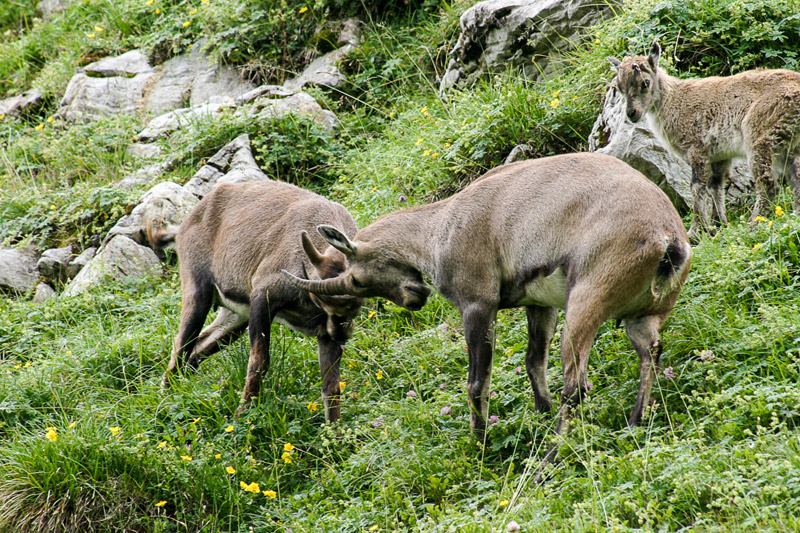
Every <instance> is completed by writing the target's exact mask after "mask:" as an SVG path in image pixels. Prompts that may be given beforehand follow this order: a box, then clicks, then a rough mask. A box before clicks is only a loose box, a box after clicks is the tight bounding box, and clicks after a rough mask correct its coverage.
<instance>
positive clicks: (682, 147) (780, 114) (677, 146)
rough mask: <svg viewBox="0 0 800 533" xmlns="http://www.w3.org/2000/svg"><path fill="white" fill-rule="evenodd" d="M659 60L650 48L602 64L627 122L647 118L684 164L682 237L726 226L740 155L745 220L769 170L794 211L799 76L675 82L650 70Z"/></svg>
mask: <svg viewBox="0 0 800 533" xmlns="http://www.w3.org/2000/svg"><path fill="white" fill-rule="evenodd" d="M660 56H661V48H660V47H659V45H658V43H653V45H652V47H651V48H650V53H649V55H648V56H647V57H644V56H636V57H631V58H628V59H626V60H625V61H619V60H617V59H614V58H609V61H610V62H611V64H612V65H613V67H614V69H615V70H616V71H617V77H616V81H617V86H618V88H619V90H620V92H622V94H623V95H624V96H625V99H626V114H627V115H628V118H629V119H630V121H631V122H634V123H635V122H638V121H639V120H640V119H641V118H642V117H643V116H647V119H648V120H649V122H650V125H651V126H652V128H653V130H654V131H655V132H656V135H658V136H659V137H661V139H662V140H663V141H665V143H666V145H667V146H668V147H669V149H670V150H672V151H673V152H675V153H677V154H678V155H680V156H682V157H684V158H685V159H686V160H687V161H688V163H689V165H690V166H691V167H692V196H693V197H694V198H693V206H692V210H693V212H694V218H693V222H692V228H691V230H690V234H691V235H692V236H693V237H696V232H697V230H698V229H699V227H700V226H705V227H706V228H708V227H709V226H710V224H711V222H712V221H713V222H714V223H716V224H725V223H727V216H726V213H725V185H726V182H727V179H728V172H729V170H730V165H731V158H733V157H737V156H743V157H746V158H747V161H748V165H749V167H750V172H751V173H752V174H753V179H754V180H755V184H756V199H755V205H754V206H753V211H752V214H751V217H750V220H751V221H752V220H754V219H755V218H756V217H757V216H759V215H760V214H762V213H763V212H764V210H765V209H766V208H767V205H768V201H772V200H774V197H775V180H774V178H773V173H775V174H777V175H781V176H785V177H787V178H788V180H789V182H790V183H791V185H792V189H793V192H794V209H795V211H796V212H800V180H799V179H798V172H800V74H799V73H797V72H792V71H790V70H751V71H748V72H742V73H741V74H737V75H735V76H730V77H724V78H723V77H712V78H704V79H695V80H680V79H678V78H674V77H672V76H670V75H668V74H667V73H666V72H664V70H663V69H661V68H659V67H658V60H659V57H660ZM709 195H710V200H709ZM709 203H710V205H709ZM709 210H711V214H710V216H709Z"/></svg>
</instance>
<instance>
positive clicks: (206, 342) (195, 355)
mask: <svg viewBox="0 0 800 533" xmlns="http://www.w3.org/2000/svg"><path fill="white" fill-rule="evenodd" d="M247 320H248V317H247V316H242V315H240V314H238V313H234V312H233V311H231V310H229V309H228V308H226V307H220V308H219V313H218V314H217V317H216V318H215V319H214V321H213V322H212V323H211V324H209V325H208V326H207V327H206V328H205V329H203V331H201V332H200V336H199V337H198V338H197V344H195V347H194V350H192V353H191V355H190V356H189V360H188V363H187V365H188V366H189V367H190V368H193V369H196V368H197V367H198V366H200V363H201V362H202V361H203V359H205V358H206V357H208V356H210V355H213V354H215V353H217V352H218V351H219V350H220V349H222V348H224V347H225V346H227V345H229V344H230V343H232V342H233V341H235V340H236V339H238V338H239V337H240V336H241V335H242V333H244V330H245V329H247Z"/></svg>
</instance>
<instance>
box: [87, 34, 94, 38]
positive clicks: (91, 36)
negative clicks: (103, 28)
mask: <svg viewBox="0 0 800 533" xmlns="http://www.w3.org/2000/svg"><path fill="white" fill-rule="evenodd" d="M86 36H87V37H88V38H89V39H94V33H87V34H86Z"/></svg>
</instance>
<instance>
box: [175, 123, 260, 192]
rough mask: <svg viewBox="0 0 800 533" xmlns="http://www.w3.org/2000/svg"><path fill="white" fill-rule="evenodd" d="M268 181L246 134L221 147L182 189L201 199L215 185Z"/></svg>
mask: <svg viewBox="0 0 800 533" xmlns="http://www.w3.org/2000/svg"><path fill="white" fill-rule="evenodd" d="M266 179H269V178H268V177H267V175H266V174H264V173H263V172H262V171H261V169H260V168H259V166H258V163H256V161H255V159H254V158H253V154H252V152H251V150H250V137H249V136H248V135H247V134H243V135H240V136H238V137H236V138H235V139H234V140H233V141H231V142H230V143H228V144H227V145H225V146H224V147H222V148H221V149H220V150H219V152H217V153H216V154H214V156H213V157H212V158H211V159H209V160H208V161H207V162H206V164H205V165H203V166H202V167H201V168H200V170H198V171H197V173H196V174H195V175H194V176H193V177H192V179H190V180H189V181H188V182H187V183H186V185H184V186H183V188H184V189H185V190H186V191H187V192H189V193H191V194H193V195H195V196H197V197H200V198H202V197H203V196H205V195H206V194H208V193H209V192H210V191H211V189H213V188H214V186H215V185H216V184H217V183H236V182H241V181H256V180H266Z"/></svg>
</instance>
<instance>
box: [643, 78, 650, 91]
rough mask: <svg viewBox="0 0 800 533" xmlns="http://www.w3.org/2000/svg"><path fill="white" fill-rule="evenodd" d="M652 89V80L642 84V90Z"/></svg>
mask: <svg viewBox="0 0 800 533" xmlns="http://www.w3.org/2000/svg"><path fill="white" fill-rule="evenodd" d="M649 88H650V80H644V81H643V82H642V89H649Z"/></svg>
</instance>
